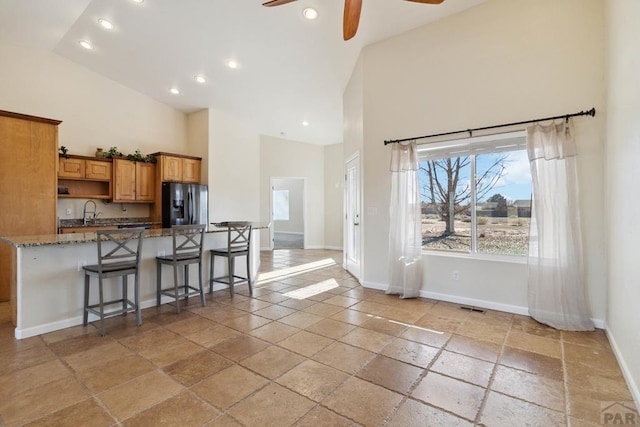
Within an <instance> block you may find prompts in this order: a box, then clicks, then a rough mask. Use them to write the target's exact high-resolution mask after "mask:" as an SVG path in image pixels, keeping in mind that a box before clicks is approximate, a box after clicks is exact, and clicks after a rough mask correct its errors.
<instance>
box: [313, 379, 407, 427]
mask: <svg viewBox="0 0 640 427" xmlns="http://www.w3.org/2000/svg"><path fill="white" fill-rule="evenodd" d="M401 401H402V396H401V395H400V394H398V393H394V392H392V391H389V390H387V389H385V388H382V387H380V386H377V385H375V384H371V383H369V382H366V381H363V380H361V379H358V378H353V377H352V378H350V379H348V380H347V381H346V382H345V383H344V384H343V385H342V386H340V387H339V388H338V389H337V390H336V391H335V392H334V393H333V394H331V395H330V396H329V397H328V398H326V399H325V400H324V401H323V402H322V404H323V406H326V407H328V408H329V409H331V410H333V411H335V412H337V413H338V414H340V415H343V416H345V417H347V418H350V419H352V420H354V421H356V422H358V423H360V424H363V425H366V426H377V425H380V424H381V423H382V422H383V421H384V420H385V419H386V418H387V416H388V415H389V414H390V413H391V411H392V410H393V408H394V407H395V406H396V405H398V404H399V403H400V402H401ZM373 402H375V403H373ZM372 403H373V404H372Z"/></svg>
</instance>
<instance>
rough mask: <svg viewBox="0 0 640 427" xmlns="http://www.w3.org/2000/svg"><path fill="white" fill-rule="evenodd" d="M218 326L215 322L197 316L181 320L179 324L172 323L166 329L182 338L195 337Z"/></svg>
mask: <svg viewBox="0 0 640 427" xmlns="http://www.w3.org/2000/svg"><path fill="white" fill-rule="evenodd" d="M215 325H216V323H215V322H213V321H212V320H209V319H205V318H204V317H200V316H196V317H192V318H190V319H185V320H181V321H179V322H175V323H171V324H170V325H167V326H166V328H167V329H168V330H170V331H171V332H174V333H176V334H179V335H182V336H185V337H186V336H189V335H193V334H195V333H197V332H200V331H202V330H205V329H209V328H212V327H214V326H215Z"/></svg>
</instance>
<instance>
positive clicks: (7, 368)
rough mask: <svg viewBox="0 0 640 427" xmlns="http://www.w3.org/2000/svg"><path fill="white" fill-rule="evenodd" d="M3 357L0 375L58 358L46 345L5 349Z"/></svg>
mask: <svg viewBox="0 0 640 427" xmlns="http://www.w3.org/2000/svg"><path fill="white" fill-rule="evenodd" d="M1 357H2V359H1V360H2V363H1V364H0V375H7V374H10V373H12V372H16V371H19V370H21V369H25V368H29V367H31V366H36V365H39V364H42V363H47V362H51V361H52V360H55V359H56V355H55V354H54V353H53V352H52V351H51V350H49V349H48V348H47V347H44V346H42V347H40V346H37V347H30V348H27V349H24V350H18V351H5V352H3V353H2V354H1Z"/></svg>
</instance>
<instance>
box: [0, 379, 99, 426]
mask: <svg viewBox="0 0 640 427" xmlns="http://www.w3.org/2000/svg"><path fill="white" fill-rule="evenodd" d="M89 397H90V395H89V393H87V391H86V390H85V388H84V387H82V385H81V384H80V383H79V382H78V381H77V380H75V379H74V378H63V379H61V380H58V381H52V382H49V383H47V384H43V385H41V386H38V387H34V388H31V389H29V390H26V391H24V392H22V393H18V394H14V395H12V396H11V397H10V398H9V399H7V400H1V401H0V414H1V415H2V419H3V421H4V422H5V423H6V424H7V425H8V426H13V425H22V424H25V423H27V422H29V421H34V420H37V419H39V418H42V417H44V416H45V415H48V414H51V413H52V412H54V411H57V410H59V409H63V408H66V407H68V406H71V405H75V404H76V403H78V402H80V401H82V400H85V399H87V398H89Z"/></svg>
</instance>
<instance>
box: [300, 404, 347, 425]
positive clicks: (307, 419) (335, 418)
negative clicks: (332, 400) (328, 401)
mask: <svg viewBox="0 0 640 427" xmlns="http://www.w3.org/2000/svg"><path fill="white" fill-rule="evenodd" d="M295 425H296V427H318V426H322V427H357V426H360V424H357V423H355V422H354V421H351V420H349V419H347V418H345V417H341V416H340V415H338V414H336V413H335V412H332V411H330V410H328V409H326V408H323V407H322V406H316V407H315V408H313V409H312V410H311V411H309V412H308V413H307V415H305V416H304V417H303V418H302V419H301V420H300V421H299V422H297V423H296V424H295Z"/></svg>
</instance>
